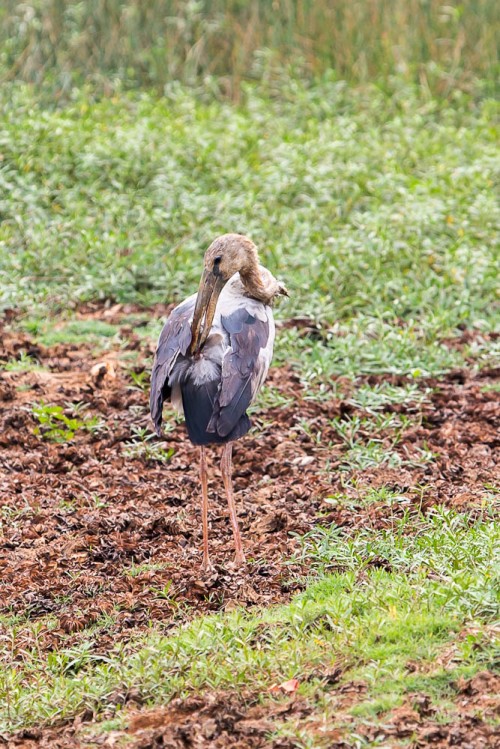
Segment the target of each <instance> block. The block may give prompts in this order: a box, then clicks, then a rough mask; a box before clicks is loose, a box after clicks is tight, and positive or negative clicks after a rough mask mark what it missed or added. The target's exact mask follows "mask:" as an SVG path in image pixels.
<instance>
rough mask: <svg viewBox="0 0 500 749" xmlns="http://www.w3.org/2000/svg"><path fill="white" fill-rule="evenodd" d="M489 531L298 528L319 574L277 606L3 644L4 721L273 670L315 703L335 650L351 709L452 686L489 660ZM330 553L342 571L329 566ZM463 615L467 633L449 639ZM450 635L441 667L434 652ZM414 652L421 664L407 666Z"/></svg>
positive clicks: (255, 679) (244, 680)
mask: <svg viewBox="0 0 500 749" xmlns="http://www.w3.org/2000/svg"><path fill="white" fill-rule="evenodd" d="M499 543H500V535H499V532H498V528H495V526H494V524H492V523H489V522H487V518H485V519H483V520H478V521H476V522H475V523H471V522H470V520H469V519H468V517H467V516H466V515H457V514H453V513H451V512H448V511H445V510H438V511H435V512H433V513H431V515H430V516H428V517H427V518H424V517H419V516H416V517H412V518H410V517H406V518H405V519H403V520H398V521H395V526H394V528H393V530H392V531H391V532H389V531H387V532H378V531H375V532H374V531H364V532H362V533H361V534H356V535H353V536H351V535H349V534H348V533H345V532H343V531H342V530H340V529H338V530H335V529H330V530H321V529H319V530H317V531H315V532H314V534H311V535H309V536H308V537H306V538H305V539H304V542H303V551H302V554H303V555H304V558H306V559H307V560H308V563H310V564H311V572H315V573H316V574H319V575H320V577H319V579H318V581H317V582H312V584H311V585H310V586H309V587H308V589H307V590H306V592H305V593H302V594H300V595H298V596H297V597H296V598H295V599H294V600H293V601H292V602H291V603H290V604H289V605H287V606H281V607H278V608H274V609H269V610H260V611H254V612H251V613H245V612H243V611H240V610H238V611H234V612H231V613H228V614H220V615H217V616H210V617H204V618H201V619H196V620H195V621H194V622H192V623H191V624H188V625H187V626H185V627H183V628H181V629H180V630H179V631H178V633H177V634H175V635H173V636H171V637H167V638H165V637H159V636H158V635H157V634H155V633H154V632H153V633H152V634H151V635H150V636H148V637H146V638H145V639H143V640H142V641H140V642H135V643H134V644H133V645H120V646H117V647H116V648H115V649H114V651H112V652H111V653H110V654H108V655H106V656H104V655H99V654H96V653H95V652H94V651H93V650H92V647H91V643H90V642H87V643H86V642H84V641H83V642H81V644H80V645H79V646H78V647H75V648H73V649H69V650H66V651H64V650H62V651H59V652H53V653H51V654H49V655H48V656H42V655H40V654H39V653H38V652H37V650H36V649H33V650H31V651H30V650H28V649H23V650H22V651H18V652H10V649H9V647H8V645H7V644H6V645H5V646H4V649H5V660H4V668H3V670H2V672H1V675H0V685H1V686H0V694H1V696H2V700H1V702H0V704H1V705H2V713H1V714H2V718H3V721H4V726H6V725H9V726H10V728H13V727H15V726H18V725H26V724H31V723H37V722H40V721H42V722H45V721H48V722H53V721H54V720H56V719H57V720H60V719H64V718H66V717H69V716H71V715H73V714H74V713H75V712H78V711H79V710H82V709H83V708H84V707H91V708H94V707H95V706H97V705H98V706H99V707H98V709H99V710H100V711H103V710H105V709H106V710H108V713H109V707H110V696H111V695H113V694H116V693H117V692H118V691H120V692H122V693H123V694H126V693H127V691H129V690H131V689H134V690H138V691H139V692H140V694H141V695H142V696H143V697H144V698H145V699H146V700H149V701H151V702H153V703H156V704H157V703H162V702H164V701H167V700H168V699H170V698H171V697H173V696H174V695H184V694H186V693H188V692H190V691H192V690H194V691H197V690H203V689H207V688H210V689H231V690H232V691H234V690H236V691H238V690H240V689H244V688H248V686H249V685H251V688H252V692H253V693H255V694H256V695H260V696H261V698H262V699H268V697H267V696H266V695H268V689H269V687H270V686H271V685H272V684H273V683H275V682H278V683H279V682H281V681H283V680H286V679H290V678H298V679H299V681H300V682H301V685H300V687H299V694H301V695H302V696H304V697H305V698H307V699H314V700H316V701H317V702H318V704H321V699H318V696H319V695H321V694H326V693H327V692H328V689H329V687H328V685H327V684H325V683H323V682H322V678H321V671H322V670H323V671H326V670H327V669H328V668H332V667H333V666H334V665H335V664H337V665H341V666H342V669H343V675H342V679H343V680H344V681H348V680H352V679H356V680H359V679H360V680H362V681H363V682H364V683H366V685H367V689H368V691H367V694H366V698H365V699H364V701H363V702H362V703H361V704H358V705H357V707H356V710H355V711H354V714H353V716H352V720H354V721H355V720H356V716H366V714H372V715H373V714H375V715H377V714H379V713H382V712H383V711H385V710H387V709H389V708H390V707H393V706H395V705H397V704H399V703H400V702H401V700H402V699H403V697H404V695H406V694H408V693H410V692H414V691H423V692H425V693H426V694H428V695H429V696H430V697H431V698H432V699H433V700H435V701H437V702H439V700H441V699H449V698H450V697H452V696H453V694H454V693H455V692H456V688H457V687H456V682H457V679H458V678H459V677H460V676H463V675H465V676H470V675H471V674H473V673H475V672H476V671H478V670H481V669H483V668H486V667H490V668H491V667H493V665H494V658H495V656H494V646H493V643H492V642H491V637H490V629H489V628H488V623H489V622H491V621H493V620H494V618H495V616H496V615H498V610H499V609H498V587H497V584H498V562H497V561H495V560H498V548H499ZM333 563H335V564H336V565H341V567H342V568H343V569H344V571H343V572H339V573H336V574H333V575H332V574H328V573H327V570H328V566H329V565H331V564H333ZM325 573H326V574H325ZM468 624H474V626H473V627H470V633H469V634H468V635H467V636H466V637H464V638H460V639H457V633H458V632H460V631H461V630H462V629H463V628H464V627H467V625H468ZM453 643H455V646H456V653H455V657H454V659H453V664H452V666H451V668H445V667H444V666H443V665H439V663H438V662H437V661H436V658H437V656H438V655H439V653H441V652H442V651H443V650H444V649H445V648H447V647H449V646H450V645H451V644H453ZM13 658H15V661H14V660H13ZM411 661H418V663H419V664H420V667H419V669H418V672H414V670H411V669H409V668H407V667H408V664H409V663H410V662H411ZM111 702H112V700H111ZM325 709H326V708H325ZM118 710H119V708H118Z"/></svg>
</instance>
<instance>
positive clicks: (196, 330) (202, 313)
mask: <svg viewBox="0 0 500 749" xmlns="http://www.w3.org/2000/svg"><path fill="white" fill-rule="evenodd" d="M225 283H226V281H225V280H224V278H223V277H222V275H221V274H220V273H214V272H213V270H204V271H203V275H202V277H201V280H200V286H199V288H198V296H197V297H196V305H195V308H194V313H193V322H192V325H191V344H190V346H189V353H190V355H191V356H192V355H193V354H197V353H198V352H199V350H200V349H201V347H202V346H203V344H204V343H205V341H206V340H207V338H208V334H209V333H210V328H211V327H212V321H213V319H214V315H215V308H216V306H217V300H218V298H219V295H220V293H221V291H222V289H223V288H224V286H225Z"/></svg>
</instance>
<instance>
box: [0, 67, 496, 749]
mask: <svg viewBox="0 0 500 749" xmlns="http://www.w3.org/2000/svg"><path fill="white" fill-rule="evenodd" d="M279 85H280V96H279V97H275V96H268V95H267V94H264V93H263V92H262V90H259V89H257V88H252V87H251V86H248V87H247V88H246V90H245V97H244V103H243V104H241V105H240V106H235V105H234V104H230V103H228V102H227V101H217V100H216V99H213V100H211V101H210V102H208V101H207V100H206V97H204V96H198V95H196V93H193V91H192V90H191V89H188V88H184V87H183V86H182V85H180V84H178V85H173V86H172V87H170V88H169V90H168V92H167V93H166V95H165V96H164V97H162V98H160V99H159V98H157V97H156V96H155V95H152V94H148V93H145V92H139V91H135V92H128V93H126V92H122V93H120V92H115V93H114V95H113V96H112V97H108V98H104V99H99V98H98V97H94V96H92V95H90V94H89V93H88V92H85V91H83V92H82V91H80V92H78V91H76V90H75V91H73V92H72V94H71V96H70V97H69V100H68V101H67V102H66V103H64V104H63V105H61V106H59V107H58V108H55V107H49V108H48V107H47V106H43V105H42V104H41V103H40V101H39V98H37V97H36V96H35V95H34V93H33V91H32V90H31V89H29V88H28V87H26V86H25V85H23V84H20V83H17V84H16V85H12V86H9V87H4V89H3V92H2V93H0V97H2V96H3V97H4V100H3V102H2V104H3V106H2V111H3V115H2V117H3V121H2V128H1V134H0V179H1V191H2V192H1V194H0V212H1V216H2V223H1V225H0V278H1V280H0V308H1V309H2V318H1V322H0V330H1V333H2V335H1V342H0V404H1V424H2V428H1V430H0V447H1V453H0V501H1V506H0V512H1V515H0V570H1V582H0V601H1V610H0V628H1V629H0V642H1V648H2V654H1V658H2V667H1V669H0V741H2V740H3V741H5V743H6V744H7V745H8V746H9V747H24V748H25V749H28V747H29V748H30V749H33V748H34V747H38V746H40V747H84V746H105V747H107V746H109V747H112V746H115V747H116V746H126V747H137V748H139V747H142V748H143V749H144V748H145V747H160V746H166V747H179V748H180V747H220V748H222V747H235V748H236V747H238V748H239V749H243V748H244V747H248V748H249V749H250V748H252V749H254V748H258V747H268V746H272V747H275V748H276V749H286V748H288V747H303V748H304V749H306V748H309V749H312V748H313V747H314V748H316V747H337V748H338V749H342V748H345V747H360V748H361V747H377V746H378V747H404V746H413V747H425V746H433V747H439V748H440V749H444V747H452V746H463V747H466V746H470V747H475V748H476V747H477V748H478V749H479V748H482V747H493V746H494V745H495V741H496V740H498V734H496V732H497V731H498V709H499V703H498V694H499V692H500V676H499V675H498V562H497V560H498V548H499V530H498V522H497V520H498V514H497V513H498V478H499V470H498V453H497V452H495V450H498V442H499V440H498V426H499V421H500V408H499V403H498V392H499V385H498V374H499V368H498V335H499V334H498V332H497V331H496V323H497V321H498V306H497V305H498V298H497V296H496V294H497V285H498V271H497V268H498V261H499V257H498V229H499V223H500V222H499V218H500V210H499V206H498V201H497V194H496V187H497V177H498V150H497V143H498V131H497V129H496V128H495V126H494V116H495V112H496V107H495V105H494V103H493V102H492V101H491V100H490V99H488V98H485V97H483V98H477V97H473V96H470V95H468V94H467V93H465V92H462V93H460V92H459V91H458V90H457V91H456V92H455V94H454V100H453V104H452V105H451V104H450V102H445V101H444V100H440V99H436V98H434V97H432V96H429V95H428V93H424V94H423V93H422V90H421V89H417V88H415V87H414V86H412V85H410V84H408V83H407V82H405V81H403V80H400V81H399V82H393V86H392V89H393V90H392V92H391V95H389V94H387V93H385V92H384V91H383V90H382V89H381V88H379V87H376V86H375V85H366V86H364V87H363V88H357V89H353V88H351V87H349V86H347V85H346V84H344V83H341V82H338V81H335V80H332V79H331V77H329V76H324V77H323V78H322V79H321V80H318V81H317V82H316V83H315V85H314V86H311V85H308V84H305V83H303V82H302V83H301V82H299V81H297V80H295V79H290V78H288V77H287V76H286V75H285V74H283V76H282V78H281V79H280V84H279ZM225 231H238V232H243V233H246V234H248V235H249V236H250V237H251V238H252V239H253V240H254V241H255V242H256V243H257V244H258V246H259V247H260V250H261V257H262V260H263V262H264V263H265V264H266V265H267V266H268V267H269V268H270V269H271V270H272V271H273V272H274V273H275V274H276V275H277V276H278V277H280V278H281V279H282V280H284V281H285V282H286V284H287V286H288V288H289V290H290V299H288V300H286V301H284V302H282V303H280V305H279V306H278V307H277V309H276V317H277V320H278V329H277V346H276V352H275V359H274V366H273V368H272V370H271V373H270V377H269V379H268V381H267V384H266V386H265V388H264V390H263V392H262V394H261V396H260V398H259V400H258V402H257V404H256V405H255V407H254V409H253V421H254V426H255V428H254V429H253V431H252V432H251V433H250V434H249V435H248V436H247V437H246V438H245V439H243V440H241V441H240V442H239V443H238V444H237V445H236V447H235V487H236V495H237V502H238V507H239V518H240V523H241V526H242V531H243V537H244V544H245V547H246V549H247V555H248V557H249V563H248V565H247V566H246V567H245V568H244V569H242V570H235V569H234V568H233V567H232V565H231V558H232V539H231V535H230V530H229V527H228V523H227V518H226V508H225V501H224V497H223V495H222V492H221V478H220V472H219V470H218V466H217V452H216V451H215V450H213V451H212V453H211V457H210V470H211V481H210V486H209V488H210V493H211V498H212V500H211V501H212V504H211V510H210V534H211V545H212V548H213V551H214V559H215V562H216V571H215V572H214V573H212V574H210V575H203V574H202V573H201V572H200V570H199V564H200V561H201V552H200V546H201V518H200V509H199V504H200V501H199V483H198V476H197V468H196V463H197V453H196V450H195V449H194V448H192V446H191V445H190V444H189V442H188V441H187V439H186V436H185V433H184V428H183V425H182V422H181V421H179V420H178V419H177V417H175V416H174V415H173V414H170V413H169V414H166V417H167V418H166V423H167V428H166V434H165V436H164V437H163V438H160V439H158V438H156V437H155V436H153V434H152V431H151V424H150V422H149V418H148V407H147V399H148V385H149V371H150V367H151V362H152V357H153V353H154V348H155V343H156V339H157V336H158V334H159V331H160V329H161V326H162V322H163V320H164V319H165V316H166V314H167V313H168V311H169V310H170V309H171V307H172V305H173V304H174V303H175V302H176V301H178V300H179V299H181V298H182V297H183V296H184V295H186V294H187V293H191V292H192V290H194V289H195V288H196V284H197V282H198V279H199V275H200V269H201V259H202V255H203V251H204V249H205V248H206V247H207V246H208V244H209V243H210V241H211V240H212V239H213V238H214V237H215V236H217V235H218V234H220V233H222V232H225Z"/></svg>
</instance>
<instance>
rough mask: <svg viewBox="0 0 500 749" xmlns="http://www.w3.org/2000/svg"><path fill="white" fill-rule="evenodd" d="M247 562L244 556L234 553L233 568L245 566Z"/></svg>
mask: <svg viewBox="0 0 500 749" xmlns="http://www.w3.org/2000/svg"><path fill="white" fill-rule="evenodd" d="M246 561H247V560H246V559H245V555H244V554H243V553H241V554H238V553H236V555H235V557H234V566H235V567H241V566H242V565H243V564H245V562H246Z"/></svg>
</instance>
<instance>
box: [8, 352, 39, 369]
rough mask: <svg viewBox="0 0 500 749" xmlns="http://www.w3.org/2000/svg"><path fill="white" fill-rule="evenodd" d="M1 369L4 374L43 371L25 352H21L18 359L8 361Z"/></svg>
mask: <svg viewBox="0 0 500 749" xmlns="http://www.w3.org/2000/svg"><path fill="white" fill-rule="evenodd" d="M3 369H4V370H5V371H6V372H37V371H40V370H43V369H44V367H42V365H41V364H40V363H39V362H38V361H37V360H36V359H34V358H33V357H32V356H30V355H29V354H27V353H26V352H25V351H21V353H20V355H19V357H18V358H17V359H9V361H8V362H6V363H5V364H4V365H3Z"/></svg>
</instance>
